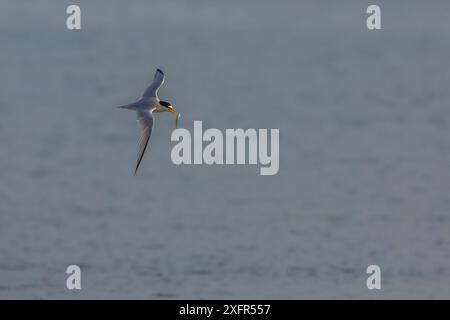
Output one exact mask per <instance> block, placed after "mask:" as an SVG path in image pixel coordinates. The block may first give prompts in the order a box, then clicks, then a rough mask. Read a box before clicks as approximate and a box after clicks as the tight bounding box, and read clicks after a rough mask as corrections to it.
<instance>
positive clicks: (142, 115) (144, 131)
mask: <svg viewBox="0 0 450 320" xmlns="http://www.w3.org/2000/svg"><path fill="white" fill-rule="evenodd" d="M137 121H138V125H139V131H140V135H141V136H140V138H139V144H138V154H137V162H136V169H135V170H134V174H136V172H137V170H138V168H139V165H140V164H141V161H142V158H143V157H144V153H145V149H147V145H148V140H149V139H150V135H151V134H152V129H153V114H152V113H151V112H149V111H141V110H139V111H137Z"/></svg>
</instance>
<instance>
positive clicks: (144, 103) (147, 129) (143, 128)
mask: <svg viewBox="0 0 450 320" xmlns="http://www.w3.org/2000/svg"><path fill="white" fill-rule="evenodd" d="M164 78H165V76H164V72H162V70H161V69H156V73H155V76H154V78H153V83H152V84H151V85H150V86H149V87H148V88H147V89H146V90H145V92H144V94H143V95H142V97H141V99H139V100H138V101H136V102H133V103H130V104H127V105H123V106H119V107H118V108H123V109H129V110H133V111H136V113H137V121H138V126H139V131H140V138H139V144H138V154H137V162H136V168H135V169H134V174H135V175H136V172H137V170H138V168H139V165H140V164H141V161H142V158H143V157H144V153H145V149H147V145H148V140H149V139H150V135H151V134H152V130H153V124H154V122H155V121H154V118H155V117H154V115H153V114H154V113H156V112H170V113H173V114H174V115H175V117H176V125H177V126H178V119H179V117H180V113H179V112H177V111H176V110H175V108H174V107H173V106H172V104H171V103H169V102H167V101H163V100H160V99H159V97H158V90H159V88H160V87H161V86H162V84H163V83H164Z"/></svg>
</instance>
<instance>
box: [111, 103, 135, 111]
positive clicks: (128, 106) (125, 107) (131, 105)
mask: <svg viewBox="0 0 450 320" xmlns="http://www.w3.org/2000/svg"><path fill="white" fill-rule="evenodd" d="M139 106H140V102H133V103H130V104H126V105H123V106H118V107H117V108H122V109H129V110H137V109H138V108H139Z"/></svg>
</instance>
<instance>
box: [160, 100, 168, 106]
mask: <svg viewBox="0 0 450 320" xmlns="http://www.w3.org/2000/svg"><path fill="white" fill-rule="evenodd" d="M159 104H160V105H162V106H163V107H166V108H169V107H170V106H171V105H170V103H169V102H167V101H162V100H160V101H159Z"/></svg>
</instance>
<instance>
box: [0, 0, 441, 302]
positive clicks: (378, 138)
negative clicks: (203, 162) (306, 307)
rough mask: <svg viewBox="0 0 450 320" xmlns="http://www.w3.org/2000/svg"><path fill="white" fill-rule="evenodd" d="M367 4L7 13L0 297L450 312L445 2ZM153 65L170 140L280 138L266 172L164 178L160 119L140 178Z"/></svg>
mask: <svg viewBox="0 0 450 320" xmlns="http://www.w3.org/2000/svg"><path fill="white" fill-rule="evenodd" d="M377 2H378V3H379V4H380V5H381V7H382V27H383V29H382V30H381V31H376V32H369V31H368V30H367V29H366V27H365V10H366V7H367V5H368V3H365V2H364V1H363V2H361V1H339V2H337V1H336V3H335V2H333V3H332V4H330V3H329V1H282V2H275V1H272V2H261V1H235V2H234V1H231V2H230V1H223V2H214V3H213V2H211V1H197V2H189V3H188V2H178V1H169V2H167V1H152V3H150V2H148V1H133V4H132V5H131V4H129V3H128V2H126V1H95V2H92V1H76V3H77V4H79V5H80V6H81V10H82V30H81V31H68V30H66V28H65V19H66V17H67V15H66V14H65V9H66V6H67V5H69V4H72V3H71V2H70V3H69V2H64V1H39V2H38V3H33V4H31V3H29V2H17V1H3V2H2V3H1V4H0V41H1V50H0V70H1V72H0V298H4V299H11V298H26V299H35V298H40V299H42V298H43V299H53V298H62V299H73V298H89V299H96V298H170V299H172V298H173V299H178V298H192V299H196V298H200V299H202V298H238V299H239V298H287V299H299V298H332V299H333V298H376V299H385V298H394V297H395V298H450V251H449V246H450V232H449V228H450V192H449V191H450V141H449V130H450V124H449V121H450V90H449V88H450V67H449V64H448V59H449V57H450V40H449V31H450V16H449V14H448V13H449V12H450V3H449V2H448V1H427V2H425V1H395V4H393V3H392V1H389V2H388V1H377ZM158 67H159V68H162V69H163V70H164V71H165V73H166V76H167V77H166V84H165V86H164V87H163V88H162V89H161V91H160V95H161V97H162V98H164V99H165V100H168V101H170V102H172V103H173V104H174V106H175V107H177V109H178V110H179V111H180V112H181V113H182V115H183V117H182V122H181V126H182V127H185V128H188V129H192V124H193V121H194V120H202V121H203V125H204V127H205V128H209V127H214V128H220V129H225V128H279V129H280V171H279V174H278V175H275V176H260V175H259V169H258V167H257V166H175V165H173V164H172V162H171V160H170V151H171V148H172V146H173V144H172V143H171V142H170V134H171V132H172V130H173V127H174V120H173V118H172V117H170V116H169V115H167V114H162V115H158V117H157V119H156V129H155V131H154V134H153V136H152V139H151V146H150V150H149V152H148V153H147V155H146V157H145V158H144V161H143V163H142V165H141V168H140V171H139V172H138V174H137V176H133V166H134V163H135V155H136V149H137V146H136V145H137V135H138V132H137V126H136V120H135V116H134V115H133V114H132V113H131V112H128V111H125V110H119V109H116V108H114V107H115V106H117V105H121V104H124V103H128V102H130V101H133V100H135V99H137V98H138V97H139V96H140V95H141V94H142V92H143V90H144V89H145V87H146V86H147V85H148V83H149V82H150V81H151V79H152V77H153V73H154V70H155V69H156V68H158ZM70 264H77V265H79V266H80V267H81V269H82V290H81V291H76V292H73V291H68V290H66V289H65V281H66V274H65V269H66V267H67V266H68V265H70ZM370 264H378V265H379V266H380V267H381V269H382V290H381V291H376V292H374V291H369V290H367V289H366V277H367V275H366V273H365V270H366V267H367V266H368V265H370Z"/></svg>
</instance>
